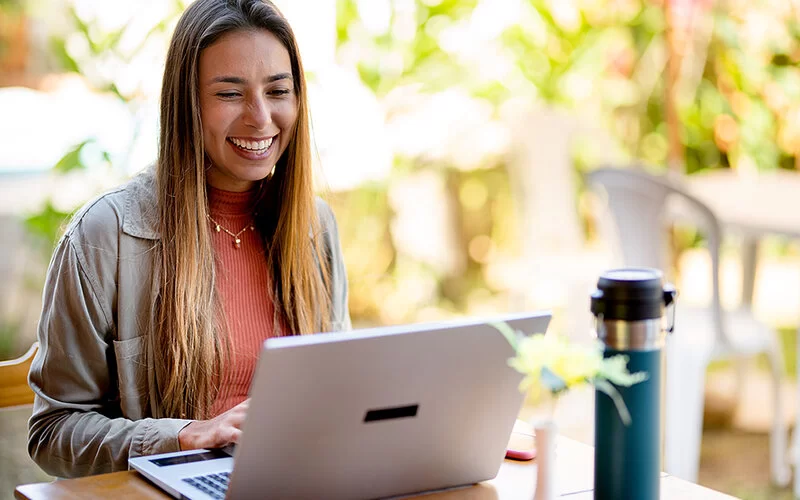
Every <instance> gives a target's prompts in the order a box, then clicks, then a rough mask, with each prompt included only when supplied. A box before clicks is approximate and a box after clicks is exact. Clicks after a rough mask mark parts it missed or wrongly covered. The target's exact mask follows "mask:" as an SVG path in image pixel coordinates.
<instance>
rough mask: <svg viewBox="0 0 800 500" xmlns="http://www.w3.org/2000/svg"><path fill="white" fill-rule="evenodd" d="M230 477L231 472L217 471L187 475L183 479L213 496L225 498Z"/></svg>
mask: <svg viewBox="0 0 800 500" xmlns="http://www.w3.org/2000/svg"><path fill="white" fill-rule="evenodd" d="M230 478H231V473H230V472H217V473H214V474H205V475H202V476H194V477H185V478H183V480H184V481H185V482H187V483H189V484H191V485H192V486H194V487H195V488H197V489H198V490H200V491H202V492H203V493H205V494H206V495H208V496H210V497H211V498H219V499H220V500H222V499H224V498H225V491H226V490H227V489H228V481H229V480H230Z"/></svg>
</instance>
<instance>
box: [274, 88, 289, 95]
mask: <svg viewBox="0 0 800 500" xmlns="http://www.w3.org/2000/svg"><path fill="white" fill-rule="evenodd" d="M291 92H292V91H291V90H289V89H274V90H270V91H269V93H270V94H271V95H286V94H289V93H291Z"/></svg>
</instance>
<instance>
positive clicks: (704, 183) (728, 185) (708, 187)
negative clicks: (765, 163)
mask: <svg viewBox="0 0 800 500" xmlns="http://www.w3.org/2000/svg"><path fill="white" fill-rule="evenodd" d="M688 183H689V189H690V191H691V192H692V194H694V195H695V196H696V197H698V198H699V199H700V200H701V201H702V202H704V203H705V204H706V205H708V206H709V208H711V210H712V211H713V212H714V213H715V215H716V216H717V217H718V218H719V219H720V221H721V222H722V223H723V224H725V227H726V229H728V230H730V231H732V232H734V233H736V234H739V235H741V236H742V238H743V239H744V246H743V250H742V261H743V264H742V265H743V274H742V277H743V283H742V285H743V286H742V301H743V305H751V304H752V300H753V284H754V283H755V281H754V276H755V262H756V253H757V248H758V241H759V240H760V239H762V238H764V237H765V236H770V235H778V236H785V237H790V238H800V173H795V172H789V171H777V172H772V173H765V174H761V175H758V176H750V175H741V174H737V173H736V172H734V171H731V170H722V171H715V172H710V173H705V174H697V175H693V176H690V177H689V178H688Z"/></svg>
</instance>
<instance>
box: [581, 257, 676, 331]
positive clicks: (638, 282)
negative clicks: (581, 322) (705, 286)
mask: <svg viewBox="0 0 800 500" xmlns="http://www.w3.org/2000/svg"><path fill="white" fill-rule="evenodd" d="M662 276H663V275H662V273H661V271H659V270H658V269H650V268H624V269H612V270H610V271H606V272H604V273H603V274H602V275H600V279H598V280H597V290H595V291H594V292H592V305H591V311H592V314H594V315H595V316H600V315H602V316H603V318H604V319H616V320H622V321H639V320H648V319H656V318H660V317H661V316H662V315H663V313H664V307H665V306H668V305H669V304H671V303H672V301H673V300H674V299H675V288H674V287H672V285H666V286H665V285H664V284H663V282H662Z"/></svg>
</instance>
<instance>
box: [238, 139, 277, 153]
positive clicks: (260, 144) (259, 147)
mask: <svg viewBox="0 0 800 500" xmlns="http://www.w3.org/2000/svg"><path fill="white" fill-rule="evenodd" d="M272 139H273V138H272V137H270V138H269V139H265V140H262V141H244V140H242V139H236V138H234V137H231V142H232V143H234V144H235V145H237V146H239V147H240V148H242V149H249V150H250V151H264V150H266V149H267V148H269V147H270V146H271V145H272Z"/></svg>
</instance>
